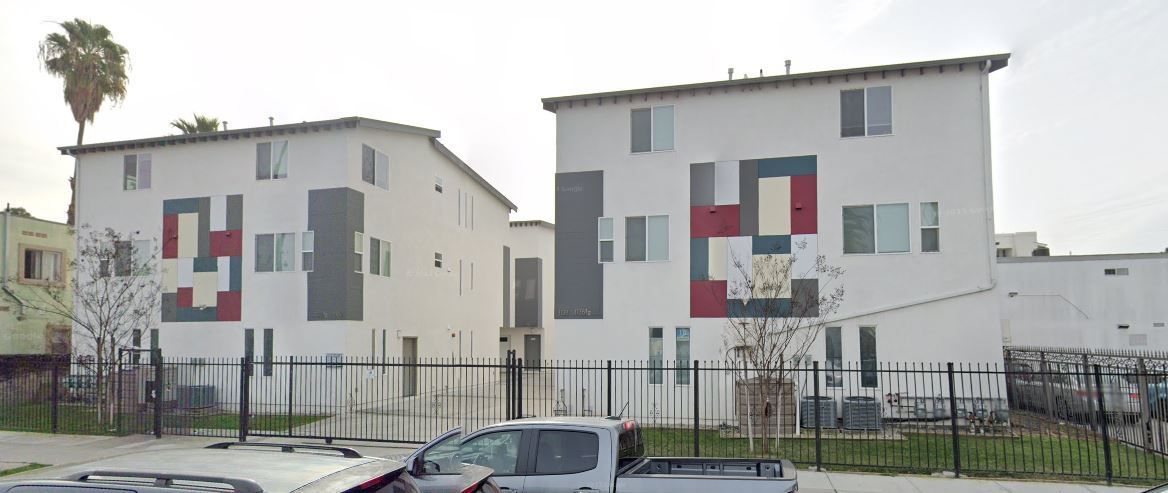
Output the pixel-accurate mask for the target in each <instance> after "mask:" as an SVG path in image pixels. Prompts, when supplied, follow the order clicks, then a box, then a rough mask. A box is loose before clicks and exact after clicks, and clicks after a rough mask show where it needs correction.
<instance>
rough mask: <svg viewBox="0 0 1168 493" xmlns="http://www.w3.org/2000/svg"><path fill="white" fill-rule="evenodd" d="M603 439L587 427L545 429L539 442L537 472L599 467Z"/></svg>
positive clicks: (540, 433)
mask: <svg viewBox="0 0 1168 493" xmlns="http://www.w3.org/2000/svg"><path fill="white" fill-rule="evenodd" d="M599 453H600V439H599V437H597V436H596V434H595V433H589V432H585V431H559V430H554V431H553V430H542V431H540V432H539V440H537V442H536V446H535V473H536V474H576V473H581V472H584V471H590V470H592V469H595V468H596V463H597V459H598V454H599Z"/></svg>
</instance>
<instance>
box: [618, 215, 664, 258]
mask: <svg viewBox="0 0 1168 493" xmlns="http://www.w3.org/2000/svg"><path fill="white" fill-rule="evenodd" d="M662 260H669V216H634V217H626V218H625V261H626V262H643V261H650V262H652V261H662Z"/></svg>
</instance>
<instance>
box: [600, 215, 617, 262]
mask: <svg viewBox="0 0 1168 493" xmlns="http://www.w3.org/2000/svg"><path fill="white" fill-rule="evenodd" d="M596 238H597V244H596V258H597V261H599V262H612V248H613V242H612V218H611V217H601V218H598V219H597V220H596Z"/></svg>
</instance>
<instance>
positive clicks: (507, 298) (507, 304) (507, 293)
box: [503, 245, 511, 327]
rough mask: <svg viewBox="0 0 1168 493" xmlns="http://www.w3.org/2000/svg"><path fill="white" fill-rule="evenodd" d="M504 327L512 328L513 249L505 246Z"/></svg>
mask: <svg viewBox="0 0 1168 493" xmlns="http://www.w3.org/2000/svg"><path fill="white" fill-rule="evenodd" d="M503 326H504V327H510V326H511V247H509V246H507V245H503Z"/></svg>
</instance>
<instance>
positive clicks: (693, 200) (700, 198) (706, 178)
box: [689, 163, 714, 206]
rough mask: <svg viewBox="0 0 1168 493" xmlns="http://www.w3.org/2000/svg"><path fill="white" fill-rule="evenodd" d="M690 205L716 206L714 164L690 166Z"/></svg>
mask: <svg viewBox="0 0 1168 493" xmlns="http://www.w3.org/2000/svg"><path fill="white" fill-rule="evenodd" d="M689 205H691V206H693V205H714V163H696V164H691V165H689Z"/></svg>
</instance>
